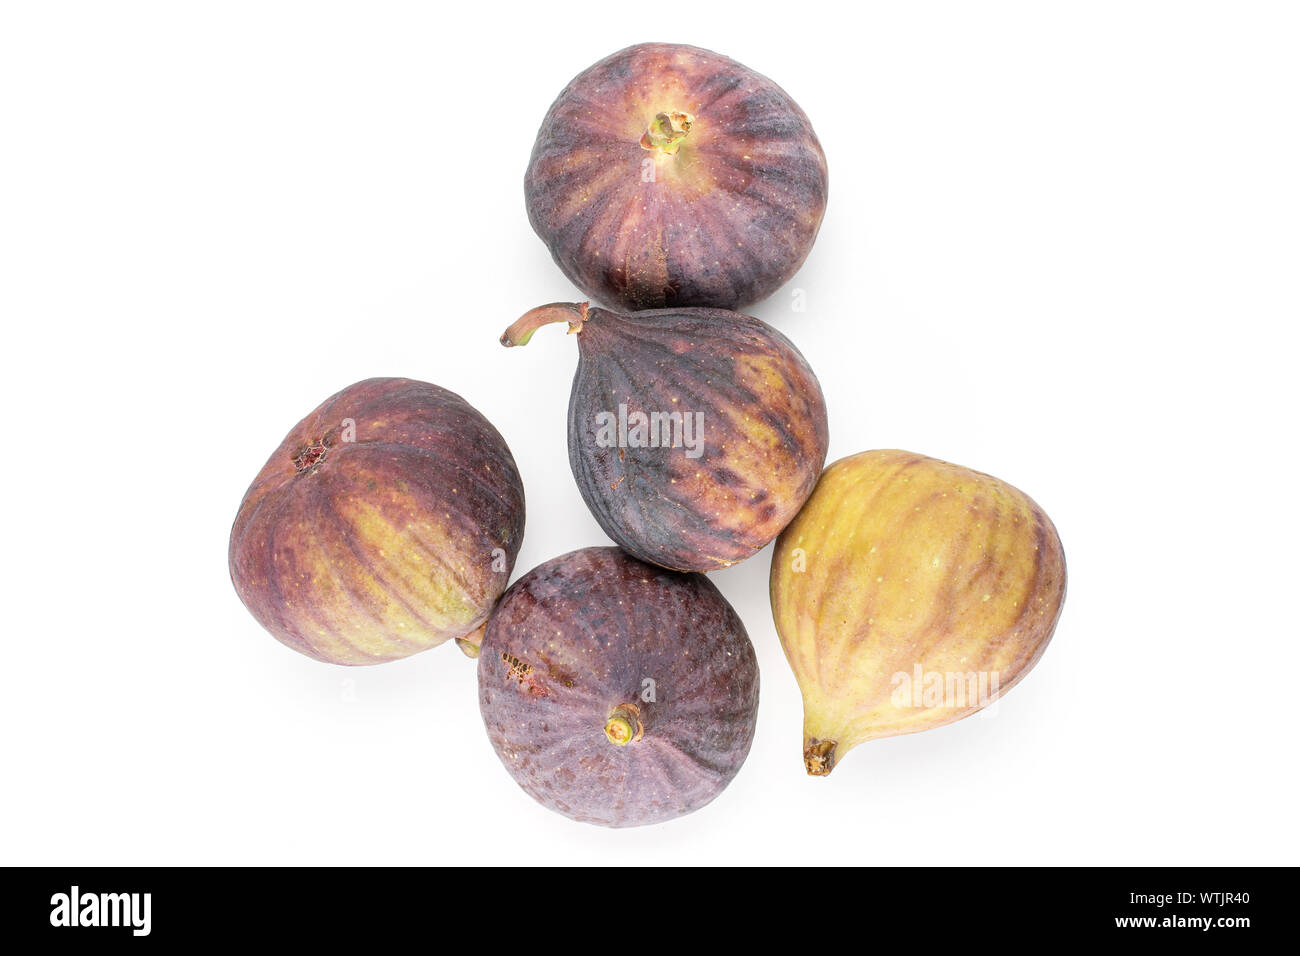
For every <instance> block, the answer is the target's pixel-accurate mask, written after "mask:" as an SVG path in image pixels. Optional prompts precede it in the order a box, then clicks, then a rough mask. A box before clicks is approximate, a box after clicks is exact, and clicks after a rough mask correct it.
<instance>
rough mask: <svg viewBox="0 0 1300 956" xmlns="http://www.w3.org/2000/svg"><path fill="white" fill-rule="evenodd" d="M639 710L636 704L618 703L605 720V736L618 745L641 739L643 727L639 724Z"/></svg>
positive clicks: (623, 745)
mask: <svg viewBox="0 0 1300 956" xmlns="http://www.w3.org/2000/svg"><path fill="white" fill-rule="evenodd" d="M640 714H641V711H640V710H639V709H638V708H637V706H636V704H619V705H618V706H617V707H615V708H614V710H613V711H612V712H611V713H610V715H609V720H607V721H605V736H606V737H608V738H609V742H610V743H612V744H614V745H615V746H618V747H626V746H627V745H628V744H630V743H634V742H636V741H638V740H640V739H641V737H642V735H643V734H644V733H645V728H644V727H642V726H641V719H640Z"/></svg>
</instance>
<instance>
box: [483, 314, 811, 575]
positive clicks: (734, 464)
mask: <svg viewBox="0 0 1300 956" xmlns="http://www.w3.org/2000/svg"><path fill="white" fill-rule="evenodd" d="M557 321H565V322H568V323H569V330H570V331H571V332H575V333H577V340H578V369H577V372H576V373H575V375H574V378H573V389H572V391H571V393H570V396H569V465H570V467H571V469H572V471H573V476H574V478H575V480H576V481H577V484H578V489H579V491H580V492H581V493H582V497H583V500H584V501H586V502H587V507H588V508H590V509H591V513H592V515H593V516H594V517H595V518H596V521H597V522H598V523H599V524H600V526H601V528H602V529H603V530H604V531H605V533H606V534H608V535H609V536H610V538H611V539H613V540H614V542H615V543H617V544H619V545H620V546H621V547H622V548H623V549H624V550H625V551H627V552H628V553H629V554H632V555H634V556H635V557H638V558H640V559H641V560H643V561H649V562H651V563H652V564H658V565H660V566H662V567H665V568H671V569H673V570H678V571H711V570H716V569H718V568H724V567H727V566H729V565H732V564H735V563H736V562H738V561H743V560H744V559H745V558H748V557H750V556H751V555H752V554H754V553H755V552H756V551H759V550H761V549H762V548H763V547H764V546H766V545H767V544H768V542H770V541H771V540H772V539H773V538H775V537H776V536H777V534H779V533H780V532H781V529H782V528H784V527H785V526H786V525H787V524H788V523H789V522H790V520H791V519H792V518H794V516H795V514H796V513H797V512H798V511H799V508H800V507H801V506H802V505H803V503H804V501H805V500H807V498H808V496H809V495H810V494H811V493H812V490H813V487H814V486H815V485H816V483H817V479H818V476H819V475H820V473H821V468H822V465H823V463H824V462H825V461H826V451H827V447H828V444H829V433H828V426H827V420H826V403H825V400H824V398H823V396H822V391H821V386H820V385H819V384H818V382H817V378H816V376H815V375H814V374H813V372H812V369H811V368H809V366H808V363H807V362H806V361H805V360H804V358H803V356H802V355H801V354H800V353H799V350H798V349H796V348H795V347H794V345H793V344H792V343H791V342H790V340H789V339H787V338H786V337H785V336H783V335H782V334H781V333H780V332H778V331H776V330H775V329H773V328H772V327H771V326H769V325H767V324H765V323H763V322H761V321H759V320H758V319H755V318H752V317H750V316H747V315H740V314H738V313H735V312H726V311H723V310H720V309H665V310H648V311H644V312H633V313H630V314H627V315H620V314H618V313H614V312H608V311H606V310H604V309H589V308H587V306H586V303H573V304H566V303H553V304H551V305H548V306H542V307H540V308H538V309H534V310H532V311H530V312H528V313H526V314H525V315H524V316H523V317H522V318H520V319H519V321H518V322H516V323H515V324H514V325H513V326H511V327H510V329H508V330H507V331H506V333H505V335H503V336H502V338H501V341H502V342H503V343H504V344H506V345H515V344H524V343H526V342H527V341H528V339H529V338H530V337H531V335H532V332H533V331H534V330H535V329H536V328H537V327H539V326H540V325H544V324H546V323H548V322H557ZM620 406H626V419H627V420H628V423H629V425H631V424H632V421H633V418H632V416H633V415H634V414H636V413H640V414H643V415H645V416H647V418H648V417H649V416H650V415H652V414H656V413H660V414H663V413H667V414H671V413H680V414H681V415H682V416H683V417H685V416H693V417H692V418H691V421H692V422H693V423H695V424H696V425H698V424H699V423H700V422H702V423H703V427H702V429H701V430H700V432H699V434H698V435H697V436H696V438H697V439H698V445H697V446H696V447H691V446H689V445H688V444H687V443H686V439H687V437H688V436H687V434H686V432H685V429H683V430H682V433H681V438H682V442H681V444H680V445H679V446H678V447H663V446H662V444H661V445H660V447H645V446H641V447H637V446H634V445H632V444H630V443H625V444H624V446H623V447H616V446H611V445H610V444H609V443H608V432H607V430H605V428H603V427H602V422H601V419H600V418H599V416H602V415H607V416H614V417H616V418H617V417H618V416H619V409H620ZM605 421H608V419H605ZM631 434H632V430H631V429H629V435H631ZM647 434H650V431H649V430H647ZM660 434H662V432H661V431H660ZM692 444H694V443H692Z"/></svg>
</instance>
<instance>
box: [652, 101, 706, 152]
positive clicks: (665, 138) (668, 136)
mask: <svg viewBox="0 0 1300 956" xmlns="http://www.w3.org/2000/svg"><path fill="white" fill-rule="evenodd" d="M694 125H695V117H694V116H692V115H691V114H690V113H684V112H682V111H681V110H673V111H672V112H671V113H659V114H657V115H656V116H655V118H654V119H652V120H651V121H650V125H649V126H648V127H646V131H645V134H644V135H643V136H642V137H641V148H642V149H657V150H659V151H660V152H661V153H663V154H665V155H667V156H675V155H676V154H677V150H679V149H681V147H682V140H684V139H685V138H686V134H687V133H689V132H690V131H691V127H692V126H694Z"/></svg>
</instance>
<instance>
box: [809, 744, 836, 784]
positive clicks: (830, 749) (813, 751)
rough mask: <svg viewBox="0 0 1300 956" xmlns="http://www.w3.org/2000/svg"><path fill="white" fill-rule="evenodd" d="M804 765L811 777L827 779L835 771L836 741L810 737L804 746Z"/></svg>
mask: <svg viewBox="0 0 1300 956" xmlns="http://www.w3.org/2000/svg"><path fill="white" fill-rule="evenodd" d="M803 765H804V769H805V770H807V771H808V776H810V777H825V776H826V775H827V774H829V773H830V772H831V771H832V770H834V769H835V741H833V740H818V739H817V738H816V737H809V738H808V742H807V743H805V744H804V745H803Z"/></svg>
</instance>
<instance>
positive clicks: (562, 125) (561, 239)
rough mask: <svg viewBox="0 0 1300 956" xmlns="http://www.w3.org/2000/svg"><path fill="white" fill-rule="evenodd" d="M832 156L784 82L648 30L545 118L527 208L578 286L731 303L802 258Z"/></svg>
mask: <svg viewBox="0 0 1300 956" xmlns="http://www.w3.org/2000/svg"><path fill="white" fill-rule="evenodd" d="M826 189H827V181H826V157H825V155H824V154H823V153H822V148H821V145H820V144H819V143H818V142H817V136H816V135H815V134H814V133H813V129H812V125H811V124H810V123H809V122H808V117H807V116H805V115H804V113H803V110H801V109H800V108H799V107H798V105H797V104H796V103H795V102H794V100H792V99H791V98H790V97H789V96H788V95H787V94H786V92H785V91H784V90H782V89H781V88H780V87H779V86H777V85H776V84H775V83H773V82H772V81H771V80H769V79H767V78H766V77H764V76H761V75H759V74H758V73H755V72H754V71H753V70H749V69H746V68H745V67H743V66H741V65H740V64H739V63H737V62H735V61H734V60H731V59H728V58H727V57H725V56H722V55H720V54H717V53H713V52H711V51H709V50H701V49H699V48H697V47H692V46H682V45H680V44H675V43H643V44H640V45H637V46H632V47H628V48H627V49H626V50H622V51H620V52H618V53H615V54H614V55H612V56H610V57H607V58H606V59H604V60H601V61H600V62H599V63H597V64H596V65H594V66H592V67H590V68H588V69H587V70H584V71H583V72H582V73H580V74H579V75H578V76H576V77H575V78H574V79H573V80H572V81H571V82H570V83H569V85H568V86H567V87H565V89H564V91H563V92H562V93H561V94H560V95H559V98H557V99H556V101H555V102H554V103H553V104H552V105H551V108H550V111H549V112H548V113H547V114H546V118H545V119H544V120H543V121H542V126H541V129H540V130H539V131H538V133H537V142H536V144H535V145H534V146H533V154H532V158H531V160H530V161H529V164H528V172H527V175H526V176H525V178H524V194H525V200H526V202H527V206H528V219H529V221H530V222H531V223H532V225H533V229H534V230H535V231H536V232H537V234H538V235H539V236H540V237H541V238H542V240H543V241H544V242H545V243H546V245H547V246H548V247H549V248H550V250H551V255H552V256H553V257H554V258H555V261H556V263H557V264H558V265H559V267H560V268H561V269H562V270H564V274H565V275H566V276H568V277H569V279H570V281H572V282H573V283H574V285H576V286H577V287H578V288H580V289H582V290H583V292H584V293H586V294H587V295H588V296H590V297H592V298H595V299H597V300H599V301H601V302H604V303H605V304H606V305H610V306H618V307H623V308H627V309H657V308H668V307H674V306H707V307H711V308H722V309H739V308H744V307H745V306H747V305H749V304H751V303H754V302H757V301H759V300H760V299H763V298H766V297H767V296H768V295H770V294H771V293H772V292H773V291H775V290H776V289H777V288H778V287H779V286H781V285H782V284H783V283H785V282H786V281H787V280H788V279H789V278H790V277H791V276H793V275H794V273H795V272H796V271H797V270H798V268H799V266H800V265H802V264H803V261H804V259H805V258H806V257H807V255H808V252H809V250H810V249H811V248H812V245H813V240H814V239H816V237H817V230H818V228H819V227H820V226H821V221H822V215H823V213H824V212H825V211H826Z"/></svg>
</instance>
